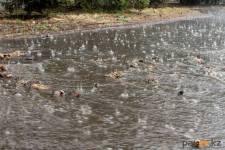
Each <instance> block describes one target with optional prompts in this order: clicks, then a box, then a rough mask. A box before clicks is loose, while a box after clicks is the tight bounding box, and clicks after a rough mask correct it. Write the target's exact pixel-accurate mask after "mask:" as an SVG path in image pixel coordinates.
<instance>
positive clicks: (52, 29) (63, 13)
mask: <svg viewBox="0 0 225 150" xmlns="http://www.w3.org/2000/svg"><path fill="white" fill-rule="evenodd" d="M89 1H90V2H89ZM89 1H88V0H87V1H84V0H77V1H76V0H75V1H74V0H47V1H44V0H39V1H36V0H12V1H11V2H7V3H4V4H3V5H4V6H5V10H2V11H0V33H1V34H0V38H12V37H28V36H30V35H48V34H53V33H60V32H66V31H68V30H75V31H80V30H84V29H93V28H104V27H109V26H119V25H127V24H135V23H142V22H149V21H155V20H164V19H171V18H178V17H189V16H198V15H202V14H200V13H199V12H197V11H195V10H194V9H195V8H199V7H202V6H204V7H205V8H208V9H213V8H215V7H216V6H211V5H210V6H208V5H201V6H186V4H189V3H190V1H188V0H186V1H185V0H183V1H182V3H183V4H180V3H178V4H168V3H164V2H165V0H151V1H150V0H139V1H131V0H120V1H113V0H105V1H102V0H96V1H94V2H92V1H91V0H89ZM87 2H88V3H87ZM201 2H202V1H201ZM184 4H185V5H184ZM210 4H214V1H210Z"/></svg>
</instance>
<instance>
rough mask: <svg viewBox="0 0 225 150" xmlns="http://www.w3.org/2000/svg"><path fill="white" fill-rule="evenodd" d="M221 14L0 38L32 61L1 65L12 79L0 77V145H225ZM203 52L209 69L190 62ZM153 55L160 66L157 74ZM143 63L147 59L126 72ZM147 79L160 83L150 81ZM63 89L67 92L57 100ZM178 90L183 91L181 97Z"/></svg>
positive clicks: (0, 45)
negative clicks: (32, 85) (35, 85)
mask: <svg viewBox="0 0 225 150" xmlns="http://www.w3.org/2000/svg"><path fill="white" fill-rule="evenodd" d="M214 13H215V14H214V16H213V17H210V18H204V19H203V18H202V19H194V20H183V21H176V22H170V23H164V24H155V25H153V24H149V25H143V26H132V27H130V28H124V29H123V28H119V29H106V30H93V31H86V32H76V33H73V34H69V35H61V36H54V37H53V36H51V37H47V38H32V39H20V40H3V39H2V40H0V49H1V52H5V53H6V52H10V51H17V50H20V51H24V52H26V53H28V55H29V56H20V57H15V58H14V59H12V60H10V61H6V60H1V63H2V64H6V67H7V68H8V71H7V72H6V73H10V74H12V75H14V77H13V78H11V79H1V80H0V94H1V98H0V120H1V121H0V131H1V132H0V133H1V136H0V137H1V140H0V146H1V148H2V149H108V150H111V149H118V150H122V149H124V150H126V149H171V150H177V149H182V147H183V145H182V141H190V140H191V141H192V140H194V139H197V138H198V139H200V140H208V139H214V140H220V141H224V140H225V136H224V129H223V128H222V127H223V126H224V125H225V121H223V120H224V119H223V117H224V105H225V99H224V95H225V94H224V87H225V81H224V61H223V59H224V55H225V51H224V48H225V39H224V37H225V36H224V34H225V18H224V12H214ZM197 55H200V57H201V58H202V59H204V61H205V64H199V63H197V62H194V61H193V58H194V57H196V56H197ZM153 56H156V57H157V58H158V61H156V62H157V63H160V64H161V65H152V66H153V67H154V69H153V70H152V69H149V67H148V66H149V65H151V64H150V63H151V62H152V61H153V60H152V57H153ZM27 57H32V58H33V61H29V60H26V58H27ZM70 59H73V60H74V61H71V60H70ZM91 59H95V60H99V62H96V63H95V62H90V61H89V60H91ZM104 59H107V62H104V61H103V60H104ZM139 59H144V63H139V65H138V67H136V68H130V67H129V66H130V64H131V63H132V62H137V61H138V60H139ZM128 61H129V62H128ZM206 66H210V67H212V69H206ZM111 71H113V72H114V71H120V72H122V78H121V79H114V78H108V77H105V75H106V74H109V73H110V72H111ZM210 72H214V73H218V76H214V75H210ZM16 77H21V79H24V80H28V79H30V78H32V77H35V78H36V81H35V83H40V84H44V85H50V86H52V87H53V88H52V89H50V90H35V89H32V88H30V87H29V86H23V85H21V84H18V83H17V82H18V80H16ZM150 77H154V78H155V79H157V80H158V83H147V80H148V78H150ZM96 82H97V83H98V87H97V88H96V87H93V85H94V83H96ZM56 90H64V91H65V93H66V94H65V95H64V96H59V97H56V96H54V95H53V93H54V91H56ZM70 90H73V94H72V95H69V94H68V92H69V91H70ZM181 90H183V91H184V95H183V96H178V95H177V93H178V92H179V91H181ZM77 93H81V95H82V96H81V98H77V97H76V94H77ZM222 146H223V144H222ZM189 149H190V147H189Z"/></svg>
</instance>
